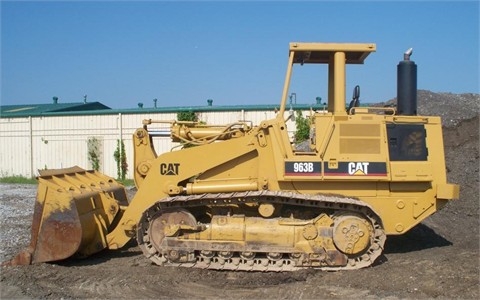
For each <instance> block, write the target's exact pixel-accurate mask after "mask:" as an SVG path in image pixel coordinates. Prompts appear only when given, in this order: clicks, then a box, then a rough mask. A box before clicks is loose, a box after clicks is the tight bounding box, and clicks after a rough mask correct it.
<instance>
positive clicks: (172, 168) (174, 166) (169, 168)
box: [160, 163, 180, 176]
mask: <svg viewBox="0 0 480 300" xmlns="http://www.w3.org/2000/svg"><path fill="white" fill-rule="evenodd" d="M179 168H180V164H179V163H168V164H165V163H162V164H160V174H161V175H173V176H175V175H178V170H179Z"/></svg>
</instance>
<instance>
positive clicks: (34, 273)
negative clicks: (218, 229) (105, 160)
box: [0, 91, 480, 299]
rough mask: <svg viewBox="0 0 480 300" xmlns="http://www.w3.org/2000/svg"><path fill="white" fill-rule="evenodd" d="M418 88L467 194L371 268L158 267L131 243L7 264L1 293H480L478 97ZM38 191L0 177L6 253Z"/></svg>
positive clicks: (395, 241) (12, 249) (24, 227)
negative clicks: (439, 123) (438, 121)
mask: <svg viewBox="0 0 480 300" xmlns="http://www.w3.org/2000/svg"><path fill="white" fill-rule="evenodd" d="M418 95H419V97H418V102H419V107H418V109H419V112H420V113H423V114H426V115H440V116H442V118H443V122H444V123H443V124H444V125H445V126H446V128H445V130H444V141H445V156H446V161H447V168H448V178H449V181H450V182H453V183H458V184H460V185H461V197H460V200H458V201H454V202H451V203H449V204H448V205H447V207H445V208H444V209H443V210H441V211H440V212H438V213H437V214H435V215H434V216H432V217H431V218H429V219H428V220H426V221H425V222H423V223H422V224H420V225H419V226H416V227H415V228H413V229H412V230H411V231H409V232H408V233H407V234H405V235H402V236H391V237H389V238H388V239H387V242H386V245H385V251H384V255H383V256H382V257H381V258H380V259H378V260H377V261H376V263H375V265H374V266H373V267H371V268H366V269H362V270H356V271H348V272H318V271H311V270H307V271H299V272H293V273H247V272H222V271H211V270H196V269H186V268H185V269H184V268H169V267H158V266H154V265H151V264H150V262H149V260H148V259H146V258H144V256H143V255H142V254H141V251H140V249H139V248H138V247H137V246H136V245H135V244H134V243H133V242H132V243H130V244H129V245H128V247H126V248H124V249H121V250H117V251H108V250H107V251H103V252H101V253H99V254H97V255H94V256H92V257H90V258H88V259H86V260H80V261H79V260H67V261H64V262H61V263H50V264H39V265H34V266H21V267H2V269H1V274H0V293H1V294H0V298H2V299H8V298H23V299H38V298H54V299H57V298H58V299H60V298H64V299H75V298H92V299H105V298H107V299H114V298H115V299H116V298H119V299H153V298H155V299H172V298H173V299H179V298H181V299H185V298H201V299H202V298H208V299H224V298H234V299H260V298H264V299H313V298H324V299H325V298H328V299H345V298H353V299H358V298H365V299H385V298H386V299H405V298H408V299H412V298H415V299H425V298H440V299H451V298H461V299H478V298H479V297H480V291H479V274H480V268H479V260H478V258H479V225H480V224H479V191H478V189H479V118H478V113H479V109H478V103H479V102H478V101H479V95H478V94H461V95H454V94H449V93H440V94H439V93H431V92H428V91H419V94H418ZM35 189H36V186H25V185H0V225H1V235H0V245H1V246H0V259H2V260H3V259H5V258H8V257H11V256H12V255H13V254H14V253H16V252H18V250H20V249H21V248H23V247H24V246H26V245H27V243H28V241H29V231H28V230H29V226H30V222H31V217H32V209H33V199H34V197H35ZM134 192H135V191H130V193H134Z"/></svg>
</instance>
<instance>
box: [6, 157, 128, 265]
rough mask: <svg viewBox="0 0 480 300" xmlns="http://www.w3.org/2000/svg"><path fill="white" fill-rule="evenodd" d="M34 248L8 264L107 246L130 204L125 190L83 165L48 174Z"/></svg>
mask: <svg viewBox="0 0 480 300" xmlns="http://www.w3.org/2000/svg"><path fill="white" fill-rule="evenodd" d="M37 180H38V190H37V198H36V201H35V209H34V213H33V221H32V227H31V241H30V245H29V246H28V247H27V248H26V249H25V250H23V251H21V252H20V253H19V254H18V255H17V256H16V257H14V258H13V259H12V260H10V261H7V262H6V263H4V264H6V265H28V264H33V263H40V262H50V261H58V260H63V259H66V258H68V257H71V256H79V257H85V256H89V255H91V254H93V253H96V252H99V251H101V250H103V249H105V248H106V247H107V241H106V235H107V233H108V232H109V231H110V230H112V229H113V227H114V226H115V225H116V222H118V220H119V219H120V218H121V215H122V214H123V211H124V209H125V207H126V206H127V205H128V200H127V195H126V192H125V189H124V187H123V186H122V185H121V184H119V183H118V182H116V181H115V180H114V179H113V178H110V177H108V176H106V175H104V174H102V173H100V172H97V171H86V170H84V169H82V168H80V167H77V166H76V167H72V168H67V169H58V170H42V171H40V176H39V177H38V178H37Z"/></svg>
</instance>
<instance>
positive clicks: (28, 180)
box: [0, 176, 37, 184]
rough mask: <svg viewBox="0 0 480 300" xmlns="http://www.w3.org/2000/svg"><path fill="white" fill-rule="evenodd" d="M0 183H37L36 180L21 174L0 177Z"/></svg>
mask: <svg viewBox="0 0 480 300" xmlns="http://www.w3.org/2000/svg"><path fill="white" fill-rule="evenodd" d="M0 183H18V184H37V180H36V179H35V178H26V177H23V176H6V177H0Z"/></svg>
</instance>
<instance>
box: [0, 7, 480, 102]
mask: <svg viewBox="0 0 480 300" xmlns="http://www.w3.org/2000/svg"><path fill="white" fill-rule="evenodd" d="M292 41H297V42H362V43H363V42H368V43H376V44H377V52H376V53H372V54H371V55H370V56H369V57H368V58H367V59H366V61H365V64H364V65H355V66H349V67H348V68H347V72H348V73H347V99H346V101H349V100H350V97H351V90H352V89H353V87H354V86H355V85H357V84H359V85H360V86H361V100H362V101H364V102H377V101H385V100H388V99H391V98H393V97H395V96H396V66H397V64H398V62H399V61H400V60H401V59H402V58H403V52H404V51H405V50H407V49H408V48H410V47H413V55H412V60H413V61H415V62H416V63H417V65H418V88H419V89H427V90H431V91H434V92H452V93H479V56H480V54H479V53H480V52H479V2H478V1H463V2H462V1H453V2H447V1H412V2H407V1H401V2H394V1H371V2H369V1H350V2H347V1H335V2H334V1H308V2H307V1H295V2H286V1H282V2H273V1H263V2H256V1H239V2H233V1H225V2H219V1H210V2H192V1H190V2H177V1H175V2H171V1H149V2H126V1H108V2H97V1H79V2H76V1H74V2H56V1H53V2H42V1H36V2H21V1H2V2H1V104H2V105H9V104H32V103H51V102H52V97H53V96H57V97H58V98H59V101H60V102H64V103H65V102H81V101H83V95H88V98H87V99H88V101H100V102H102V103H104V104H105V105H107V106H110V107H112V108H133V107H136V106H137V103H138V102H142V103H144V107H152V106H153V99H154V98H157V99H158V105H159V106H195V105H206V103H207V102H206V100H207V99H213V100H214V102H213V104H214V105H230V104H275V103H279V101H280V97H281V92H282V87H283V81H284V78H285V71H286V63H287V58H288V43H289V42H292ZM325 75H326V69H324V68H322V67H320V68H311V66H303V67H300V68H296V69H295V70H294V74H293V76H294V80H293V82H292V87H291V89H290V92H295V93H296V95H297V103H306V104H309V103H314V102H315V97H317V96H320V97H322V98H323V99H326V95H327V91H326V81H325Z"/></svg>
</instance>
